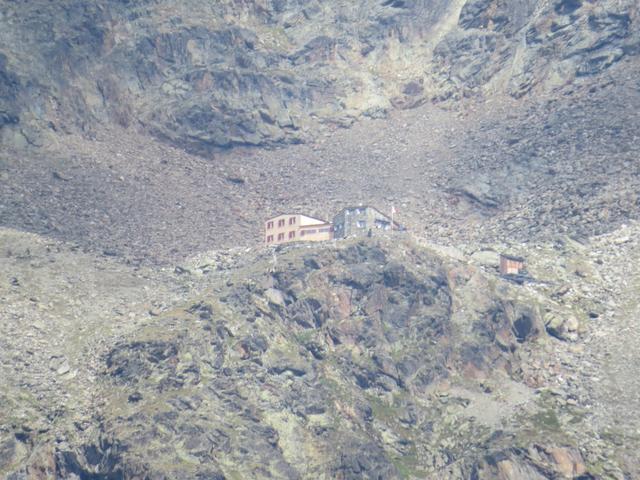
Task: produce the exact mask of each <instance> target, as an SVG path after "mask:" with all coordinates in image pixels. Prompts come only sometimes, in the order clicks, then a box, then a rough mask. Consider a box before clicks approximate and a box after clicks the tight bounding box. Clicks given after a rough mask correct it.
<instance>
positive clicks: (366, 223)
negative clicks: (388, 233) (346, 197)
mask: <svg viewBox="0 0 640 480" xmlns="http://www.w3.org/2000/svg"><path fill="white" fill-rule="evenodd" d="M333 227H334V235H335V237H336V238H346V237H351V236H364V235H367V234H368V232H369V230H370V229H371V231H372V232H374V233H375V232H376V231H379V230H391V219H390V218H389V217H387V216H386V215H383V214H382V213H380V212H378V211H377V210H376V209H375V208H371V207H353V208H348V209H345V210H343V211H342V212H340V213H339V214H338V215H336V216H335V218H334V219H333Z"/></svg>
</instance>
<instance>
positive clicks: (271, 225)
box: [267, 222, 273, 230]
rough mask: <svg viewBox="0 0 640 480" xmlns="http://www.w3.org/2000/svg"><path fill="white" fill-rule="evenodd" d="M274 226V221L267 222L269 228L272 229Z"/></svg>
mask: <svg viewBox="0 0 640 480" xmlns="http://www.w3.org/2000/svg"><path fill="white" fill-rule="evenodd" d="M272 228H273V222H267V230H271V229H272Z"/></svg>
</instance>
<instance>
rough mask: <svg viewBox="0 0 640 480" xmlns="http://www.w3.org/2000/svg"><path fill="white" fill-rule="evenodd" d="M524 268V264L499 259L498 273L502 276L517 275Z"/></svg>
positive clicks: (502, 258)
mask: <svg viewBox="0 0 640 480" xmlns="http://www.w3.org/2000/svg"><path fill="white" fill-rule="evenodd" d="M523 268H524V263H523V262H520V261H517V260H512V259H509V258H504V257H501V258H500V273H501V274H503V275H517V274H519V273H520V272H521V271H522V270H523Z"/></svg>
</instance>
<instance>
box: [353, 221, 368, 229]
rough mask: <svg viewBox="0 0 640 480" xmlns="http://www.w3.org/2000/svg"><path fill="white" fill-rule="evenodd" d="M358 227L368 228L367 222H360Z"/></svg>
mask: <svg viewBox="0 0 640 480" xmlns="http://www.w3.org/2000/svg"><path fill="white" fill-rule="evenodd" d="M356 225H357V226H358V228H366V226H367V222H365V221H364V220H358V222H357V223H356Z"/></svg>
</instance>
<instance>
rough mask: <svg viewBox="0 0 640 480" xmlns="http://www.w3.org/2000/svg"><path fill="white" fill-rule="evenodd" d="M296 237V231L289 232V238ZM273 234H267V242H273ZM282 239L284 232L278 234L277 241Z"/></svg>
mask: <svg viewBox="0 0 640 480" xmlns="http://www.w3.org/2000/svg"><path fill="white" fill-rule="evenodd" d="M294 238H296V232H289V240H291V239H294ZM273 239H274V236H273V235H267V243H273ZM282 240H284V233H279V234H278V241H279V242H281V241H282Z"/></svg>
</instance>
